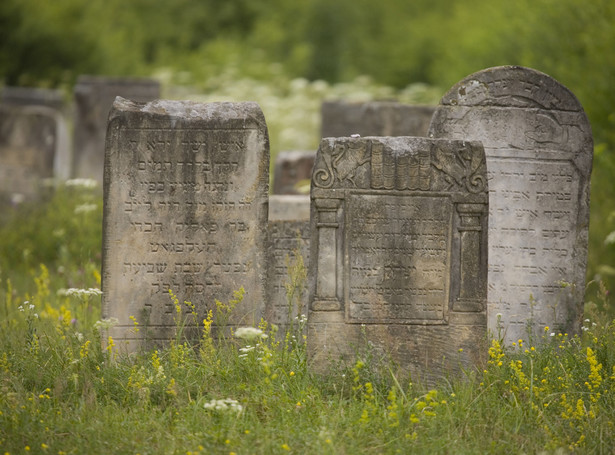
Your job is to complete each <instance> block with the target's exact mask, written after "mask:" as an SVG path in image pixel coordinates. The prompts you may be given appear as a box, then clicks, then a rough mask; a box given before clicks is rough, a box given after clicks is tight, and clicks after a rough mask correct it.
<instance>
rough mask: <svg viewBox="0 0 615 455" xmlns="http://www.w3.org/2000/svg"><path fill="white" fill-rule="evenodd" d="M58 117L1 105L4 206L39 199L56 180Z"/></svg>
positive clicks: (53, 113) (41, 110)
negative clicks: (48, 183)
mask: <svg viewBox="0 0 615 455" xmlns="http://www.w3.org/2000/svg"><path fill="white" fill-rule="evenodd" d="M58 117H59V114H58V112H57V111H55V110H54V109H50V108H47V107H20V106H7V105H0V193H1V194H2V196H1V198H2V202H3V203H4V204H7V203H8V204H16V203H19V202H22V201H26V200H33V199H36V198H37V197H38V196H39V195H40V190H41V189H42V185H43V182H44V180H45V179H50V178H52V177H53V175H54V172H53V169H54V160H55V158H56V149H57V142H58V124H59V118H58Z"/></svg>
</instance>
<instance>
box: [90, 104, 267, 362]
mask: <svg viewBox="0 0 615 455" xmlns="http://www.w3.org/2000/svg"><path fill="white" fill-rule="evenodd" d="M268 170H269V141H268V136H267V128H266V124H265V119H264V117H263V114H262V112H261V110H260V108H259V107H258V105H257V104H256V103H211V104H199V103H193V102H188V101H166V100H163V101H153V102H150V103H147V104H142V103H133V102H131V101H128V100H125V99H122V98H119V97H118V98H117V100H116V101H115V103H114V106H113V109H112V111H111V114H110V117H109V129H108V133H107V145H106V156H105V181H104V212H103V213H104V221H103V224H104V231H103V275H102V278H103V283H102V285H103V316H104V317H116V318H118V320H119V325H118V326H117V327H115V328H114V329H113V330H112V332H111V334H112V336H113V337H114V338H117V339H120V340H124V341H126V344H127V346H128V349H130V350H133V349H135V348H136V347H137V346H138V345H145V346H147V347H149V346H151V345H152V344H153V345H157V344H161V343H163V342H164V341H168V340H171V339H173V338H174V333H175V320H174V318H175V313H176V312H175V308H174V305H173V303H172V301H171V299H170V298H169V294H168V291H169V289H171V290H172V291H173V293H174V294H176V295H177V297H178V299H179V302H180V303H181V302H183V301H189V302H191V303H192V304H194V305H195V313H196V314H197V317H196V321H198V322H199V323H200V322H201V321H202V320H203V319H204V318H205V317H206V315H207V311H208V310H213V312H214V314H215V313H216V305H215V300H216V299H218V300H219V301H221V302H223V303H226V302H228V301H229V300H230V299H231V298H233V291H234V290H238V289H239V288H240V287H241V286H243V287H244V289H245V296H244V298H243V301H242V302H241V303H239V304H238V305H237V307H236V308H235V309H234V310H233V312H232V314H231V318H230V320H229V324H230V325H231V326H236V325H253V324H255V323H258V321H259V320H260V318H261V316H262V314H263V311H264V305H265V304H264V301H265V300H264V298H265V289H264V286H265V274H266V267H265V245H266V240H267V238H266V237H267V233H266V226H267V194H268V182H269V177H268ZM182 307H183V309H182V311H183V312H182V315H181V318H184V317H188V326H187V328H186V329H185V330H186V333H187V334H190V333H193V332H194V330H192V328H191V327H192V326H193V325H194V323H193V319H192V317H191V316H190V312H191V310H190V309H189V308H188V307H187V306H183V305H182ZM131 316H134V317H135V318H136V319H137V321H138V322H139V324H140V327H141V330H140V331H139V332H137V333H135V331H134V330H132V326H133V323H132V321H131V320H130V317H131ZM195 335H196V336H198V334H195Z"/></svg>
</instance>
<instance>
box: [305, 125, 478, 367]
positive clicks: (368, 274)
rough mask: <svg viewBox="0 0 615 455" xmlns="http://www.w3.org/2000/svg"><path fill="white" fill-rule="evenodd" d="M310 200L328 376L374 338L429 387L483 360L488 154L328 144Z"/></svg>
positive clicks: (319, 343)
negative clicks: (333, 365) (334, 364)
mask: <svg viewBox="0 0 615 455" xmlns="http://www.w3.org/2000/svg"><path fill="white" fill-rule="evenodd" d="M311 198H312V216H311V223H312V224H311V228H312V233H311V254H310V257H311V262H310V269H309V270H310V271H309V285H310V311H309V315H308V317H309V319H308V352H309V354H310V356H311V359H312V361H313V362H314V363H315V364H316V366H317V367H322V366H324V365H326V363H327V360H328V359H329V358H330V359H332V360H335V359H337V358H338V357H339V356H342V357H348V356H351V355H352V350H353V347H357V346H359V345H360V343H361V341H363V340H365V339H366V340H367V341H369V342H371V343H372V344H373V345H374V346H375V347H376V349H378V350H381V351H383V352H386V353H388V354H390V355H391V356H392V358H393V360H395V361H396V362H398V363H399V364H400V365H401V366H402V367H403V368H404V369H406V370H408V369H409V370H410V371H411V372H412V373H413V374H414V375H419V376H422V377H424V378H426V379H433V378H435V377H437V376H439V375H441V374H443V373H444V372H445V371H451V372H452V371H458V369H459V368H460V366H461V365H466V366H468V365H470V364H471V363H472V362H473V360H476V358H478V357H480V356H482V355H483V352H482V350H481V348H480V347H479V345H480V341H481V340H482V339H484V337H485V335H486V329H487V325H486V324H487V320H486V298H487V203H488V193H487V176H486V168H485V155H484V151H483V148H482V146H481V144H480V143H477V142H462V141H449V140H433V139H427V138H417V137H395V138H394V137H382V138H379V137H368V138H360V139H358V138H357V139H355V138H337V139H331V138H329V139H323V141H322V142H321V145H320V149H319V151H318V155H317V158H316V163H315V165H314V172H313V177H312V193H311ZM460 348H463V351H462V352H461V353H460V352H459V349H460Z"/></svg>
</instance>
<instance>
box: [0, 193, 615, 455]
mask: <svg viewBox="0 0 615 455" xmlns="http://www.w3.org/2000/svg"><path fill="white" fill-rule="evenodd" d="M71 191H72V190H71ZM88 191H89V190H87V189H83V190H80V191H72V192H66V191H65V190H60V191H59V192H58V193H57V194H56V195H55V196H54V197H53V198H51V200H50V201H48V203H47V205H46V207H47V209H45V210H43V209H42V208H41V209H40V210H39V211H36V212H29V213H30V216H31V217H35V218H31V217H30V218H29V217H28V216H24V217H22V218H21V219H22V221H23V222H24V223H34V222H38V226H39V228H38V230H34V229H33V230H32V231H29V230H27V229H25V230H22V231H21V234H20V235H21V238H20V235H18V234H15V237H11V240H12V241H13V242H15V243H14V247H15V248H17V249H19V248H20V245H21V244H22V243H23V242H25V241H26V240H25V238H26V237H29V236H31V235H34V237H37V236H42V235H45V232H49V231H50V230H52V226H51V225H50V224H46V223H48V222H47V221H45V220H46V218H45V217H47V216H50V215H41V213H42V214H46V213H48V210H49V209H50V208H51V207H57V206H58V204H60V202H59V201H62V205H63V207H64V210H67V211H71V210H72V212H71V213H74V208H75V207H76V206H78V205H82V204H83V199H82V198H83V197H84V194H85V195H86V196H87V195H88V194H89V193H88ZM87 197H88V198H89V197H90V196H87ZM93 201H96V198H94V199H93ZM91 203H92V204H96V206H97V207H98V202H91ZM67 207H68V208H67ZM69 209H70V210H69ZM89 215H91V216H90V217H89V218H87V217H86V218H82V220H81V227H80V228H81V229H83V230H84V232H91V231H90V230H95V225H97V223H98V222H99V220H98V219H97V215H96V212H95V211H92V212H89ZM69 218H70V217H68V218H67V220H66V223H67V225H68V224H70V223H73V220H72V219H69ZM90 224H91V225H92V226H90ZM61 228H62V229H66V230H67V232H68V229H69V227H68V226H66V227H62V226H60V225H54V226H53V229H61ZM33 233H35V234H33ZM0 240H1V239H0ZM33 241H34V240H33ZM66 241H67V242H68V239H67V240H66ZM66 248H68V250H69V251H71V248H76V247H75V246H74V245H73V246H68V245H66ZM57 251H63V249H62V248H60V249H59V250H57ZM78 251H81V250H79V249H78ZM71 254H72V253H71ZM97 254H98V253H97V252H93V253H92V257H89V258H86V263H87V264H90V263H91V264H92V265H91V266H88V267H83V266H82V264H81V263H80V262H79V261H81V260H82V259H83V257H79V255H76V254H75V255H71V256H70V257H69V256H63V255H62V254H60V255H59V256H57V257H56V258H55V259H54V258H52V257H51V256H49V257H46V258H41V259H45V260H46V261H47V262H48V264H47V265H38V266H36V267H34V266H32V264H31V263H28V266H27V267H25V265H23V267H24V268H25V270H26V272H24V273H25V275H24V277H23V279H21V281H20V286H23V287H19V286H15V285H14V284H13V280H12V279H11V278H9V271H7V270H5V269H3V272H2V276H1V277H0V280H1V281H0V453H9V454H14V453H26V452H30V453H53V454H62V453H66V454H69V453H120V454H124V453H126V454H136V453H140V454H152V453H174V454H189V453H192V454H197V453H203V454H204V453H226V454H231V453H237V454H240V453H287V452H290V453H318V454H320V453H325V454H326V453H332V454H333V453H540V452H543V451H544V452H546V453H555V452H558V453H569V452H577V453H612V452H613V450H614V449H615V442H614V441H615V434H614V433H615V429H614V428H613V425H614V423H613V422H615V415H614V414H615V402H614V400H615V399H614V397H615V395H614V392H615V324H614V323H610V322H608V320H607V319H605V318H604V317H603V316H600V314H599V311H598V310H599V309H600V308H605V307H607V306H608V298H609V296H608V291H607V290H606V289H605V288H604V287H600V286H598V287H597V289H598V291H597V293H596V298H595V300H596V302H599V305H593V306H591V307H590V308H589V309H590V311H589V314H588V319H587V320H586V321H585V324H584V330H583V333H582V336H581V337H572V338H571V337H569V336H568V335H567V334H563V333H556V332H553V331H552V330H551V329H550V328H548V327H545V328H544V331H543V333H542V336H541V337H540V339H538V340H535V341H534V342H533V344H530V343H529V342H528V341H524V340H518V341H516V342H515V343H513V344H512V345H510V346H503V345H502V342H501V340H498V339H497V338H496V339H492V340H490V349H489V356H488V360H487V361H486V363H485V364H484V365H477V367H476V368H475V369H473V370H471V371H466V372H464V374H463V375H462V377H460V378H455V379H449V380H446V379H443V380H442V382H441V383H440V384H439V385H438V386H437V387H435V388H429V387H425V386H424V385H422V384H419V383H416V381H414V380H413V378H412V377H398V376H394V375H393V374H392V373H391V371H393V369H392V368H389V367H388V366H387V364H386V363H383V362H382V361H381V359H377V358H376V357H375V356H376V354H375V353H373V352H370V351H363V352H357V353H356V358H355V359H354V361H352V362H351V363H350V364H346V365H344V364H341V363H340V364H339V365H337V367H333V368H331V369H329V371H328V373H327V374H324V375H317V374H315V373H314V372H313V371H312V370H311V369H310V365H309V360H308V358H307V354H306V347H305V336H304V333H305V318H304V317H302V316H300V315H297V314H296V308H297V307H298V305H299V302H297V300H296V297H297V295H298V294H297V293H296V292H295V291H296V289H294V287H295V286H294V285H293V283H295V285H296V284H297V283H301V281H302V279H303V276H304V275H303V273H304V272H305V271H304V270H301V269H302V267H301V266H300V264H299V262H300V261H295V262H294V263H292V264H291V265H292V267H291V276H290V277H289V286H288V292H289V306H293V308H294V309H291V308H289V314H291V315H292V316H293V317H292V321H293V322H292V324H289V325H288V327H287V328H286V329H285V330H286V331H284V332H282V331H281V330H280V329H278V328H277V327H275V326H272V325H270V324H268V323H267V322H266V321H261V323H260V324H259V326H258V327H252V328H245V329H242V330H240V329H237V330H236V331H235V333H232V332H230V331H227V332H224V333H226V335H225V336H222V335H220V336H215V337H214V339H212V331H211V327H212V323H213V324H214V325H215V323H216V321H217V323H219V324H220V323H223V321H224V319H225V318H226V317H227V312H228V311H227V308H228V307H230V305H229V303H220V305H218V308H220V311H222V312H223V313H221V314H215V313H213V312H212V313H210V314H209V315H208V316H207V317H206V318H205V320H204V321H198V323H199V327H200V328H199V330H200V332H201V336H200V340H197V341H191V342H188V341H186V339H185V338H184V337H182V336H181V331H182V327H183V325H184V324H185V323H186V322H187V321H185V320H182V319H181V318H182V317H187V318H191V317H193V315H192V314H191V313H190V312H188V313H185V312H183V311H179V312H177V315H178V316H177V320H176V323H177V337H176V338H175V339H173V340H172V341H170V342H169V344H168V346H166V347H165V348H163V349H159V350H155V351H149V352H139V353H136V354H133V355H130V356H124V355H120V354H119V352H120V351H121V350H120V349H119V348H120V346H117V343H119V341H115V340H112V339H110V338H109V337H108V335H107V329H108V328H109V326H110V325H111V324H113V321H112V320H100V295H99V291H98V290H97V287H98V286H99V281H98V280H99V278H100V277H99V275H98V274H97V267H98V256H97ZM70 258H72V259H70ZM18 269H19V267H18ZM20 270H21V269H20ZM74 285H78V286H79V288H80V289H76V288H75V286H74ZM169 298H170V299H172V301H175V303H176V305H179V306H180V307H181V305H184V303H181V302H179V301H177V299H176V298H174V296H169ZM188 305H189V304H188ZM180 309H181V308H180ZM184 315H185V316H184ZM189 322H191V323H192V321H189ZM139 329H140V328H139V327H138V325H135V330H139ZM220 333H223V332H222V331H220ZM229 333H230V334H229Z"/></svg>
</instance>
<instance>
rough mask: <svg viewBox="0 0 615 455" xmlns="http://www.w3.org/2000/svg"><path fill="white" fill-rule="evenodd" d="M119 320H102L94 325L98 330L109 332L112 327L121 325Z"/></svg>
mask: <svg viewBox="0 0 615 455" xmlns="http://www.w3.org/2000/svg"><path fill="white" fill-rule="evenodd" d="M119 322H120V321H119V320H118V319H117V318H107V319H101V320H100V321H96V322H95V323H94V328H95V329H98V330H109V329H110V328H111V327H114V326H116V325H117V324H119Z"/></svg>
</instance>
